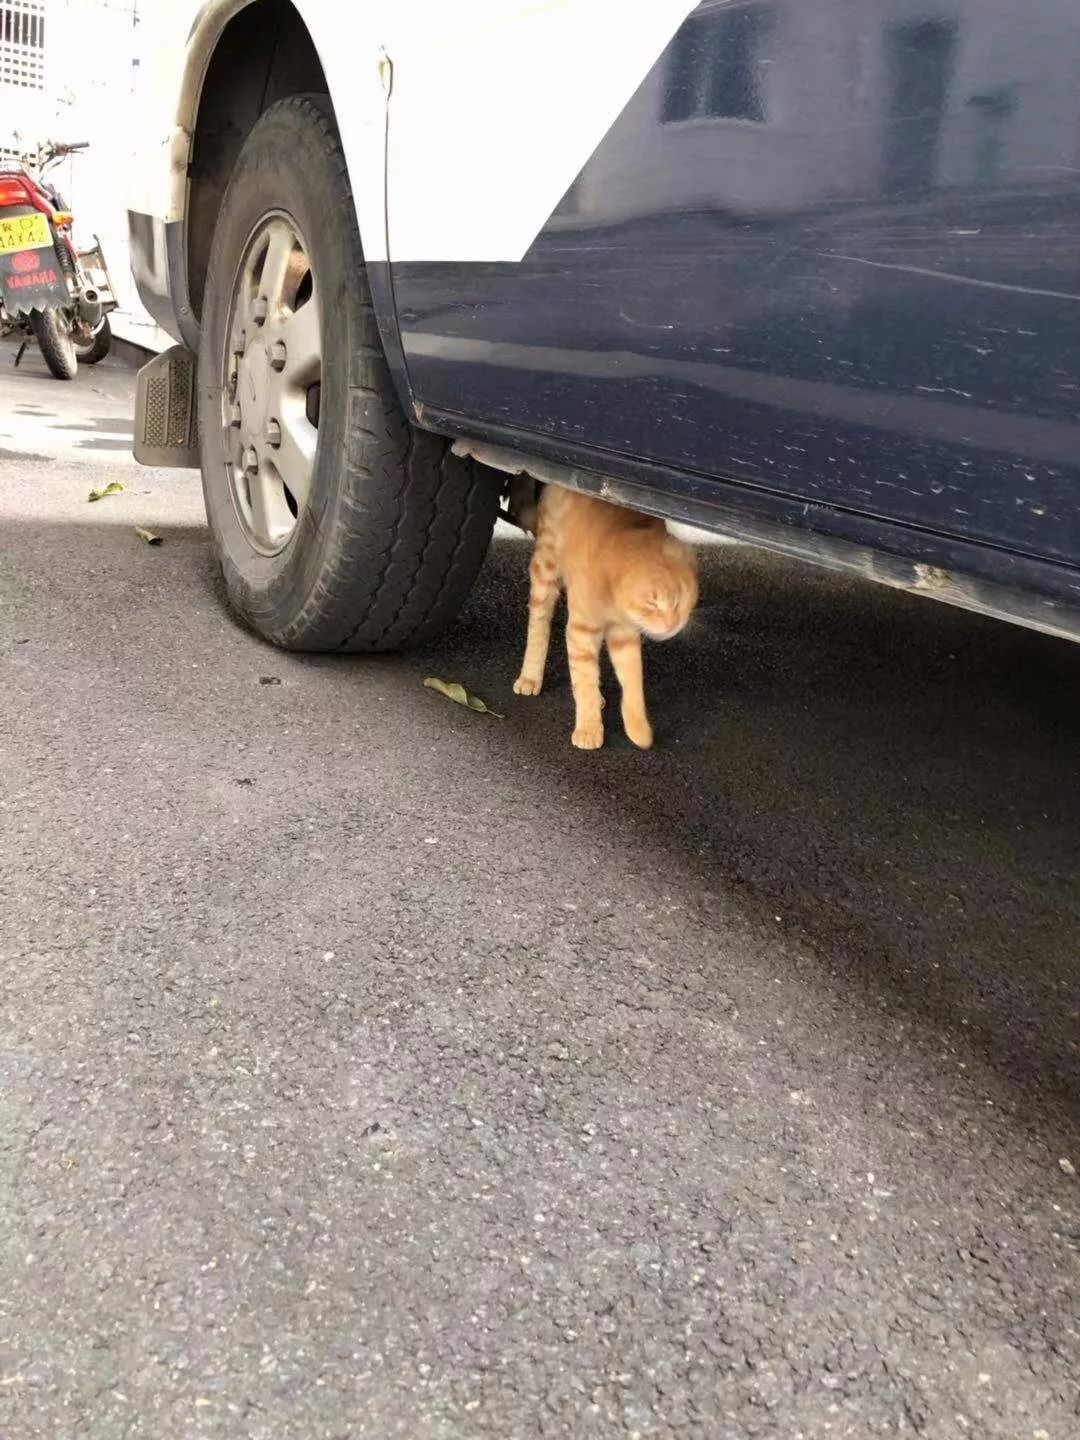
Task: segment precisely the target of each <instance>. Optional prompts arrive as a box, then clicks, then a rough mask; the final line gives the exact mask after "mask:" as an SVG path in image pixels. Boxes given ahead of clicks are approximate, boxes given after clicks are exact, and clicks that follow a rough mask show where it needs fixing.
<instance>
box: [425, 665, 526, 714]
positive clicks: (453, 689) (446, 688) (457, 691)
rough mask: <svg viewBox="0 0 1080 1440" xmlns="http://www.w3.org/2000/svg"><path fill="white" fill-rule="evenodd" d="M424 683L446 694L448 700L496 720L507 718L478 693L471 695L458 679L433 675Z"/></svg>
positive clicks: (431, 688) (429, 687)
mask: <svg viewBox="0 0 1080 1440" xmlns="http://www.w3.org/2000/svg"><path fill="white" fill-rule="evenodd" d="M424 685H425V687H426V688H427V689H428V690H436V691H438V693H439V694H440V695H445V696H446V698H447V700H452V701H453V702H454V704H455V705H464V706H465V708H466V709H467V710H475V711H477V712H478V713H479V714H480V715H492V716H494V718H495V719H496V720H504V719H505V718H506V717H505V716H504V715H500V714H499V713H498V711H497V710H489V709H488V707H487V706H486V705H485V704H484V702H483V700H481V699H479V698H478V697H477V696H476V695H470V694H469V692H468V690H466V689H465V686H464V685H459V684H458V682H457V681H456V680H437V679H436V678H435V677H434V676H432V677H429V678H428V679H427V680H425V681H424Z"/></svg>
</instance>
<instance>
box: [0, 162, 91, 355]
mask: <svg viewBox="0 0 1080 1440" xmlns="http://www.w3.org/2000/svg"><path fill="white" fill-rule="evenodd" d="M86 148H87V146H86V145H85V144H78V145H54V144H51V143H50V144H48V145H44V146H42V147H40V148H39V150H38V152H37V155H36V157H35V159H34V162H33V164H32V165H31V164H25V163H23V162H22V161H17V160H16V161H12V160H8V161H4V162H0V334H6V333H8V332H9V331H12V330H21V331H23V332H27V333H32V334H33V336H34V337H35V339H36V340H37V342H38V345H39V347H40V349H41V354H42V356H43V357H44V360H45V363H46V365H48V367H49V369H50V370H51V371H52V373H53V374H54V375H55V376H56V378H57V379H58V380H74V378H75V375H76V373H77V371H78V363H79V360H80V359H81V360H82V361H83V363H84V364H95V363H96V362H97V361H98V360H102V359H104V357H105V356H106V355H107V354H108V352H109V346H110V344H111V338H112V337H111V332H110V329H109V320H108V312H109V311H110V310H115V308H116V299H115V296H114V295H113V290H112V285H111V283H110V280H109V272H108V267H107V266H106V264H105V257H104V255H103V254H102V253H101V246H100V244H95V247H94V249H92V250H83V251H79V250H76V248H75V243H74V241H73V240H72V236H71V225H72V216H71V212H70V211H69V210H68V209H67V207H66V205H65V204H64V201H63V199H62V198H61V196H60V195H59V193H58V192H57V191H56V189H55V188H54V187H53V186H51V185H49V184H48V182H47V181H46V179H45V174H46V172H47V171H48V170H49V168H50V167H51V166H53V165H55V164H56V163H57V162H58V161H60V160H62V159H64V158H65V157H66V156H68V155H72V154H74V153H75V151H77V150H85V149H86ZM95 240H96V237H95ZM20 354H21V352H20Z"/></svg>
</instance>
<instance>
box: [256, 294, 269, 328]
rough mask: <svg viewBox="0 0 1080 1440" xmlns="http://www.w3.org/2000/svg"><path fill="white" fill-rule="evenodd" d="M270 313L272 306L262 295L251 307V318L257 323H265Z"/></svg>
mask: <svg viewBox="0 0 1080 1440" xmlns="http://www.w3.org/2000/svg"><path fill="white" fill-rule="evenodd" d="M269 313H270V306H269V305H268V304H267V302H266V300H265V299H264V298H263V297H262V296H261V295H260V296H259V298H258V299H257V300H256V301H255V303H254V305H252V307H251V318H252V319H253V320H254V321H255V324H256V325H265V324H266V317H267V315H268V314H269Z"/></svg>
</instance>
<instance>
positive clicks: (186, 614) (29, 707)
mask: <svg viewBox="0 0 1080 1440" xmlns="http://www.w3.org/2000/svg"><path fill="white" fill-rule="evenodd" d="M10 358H11V356H10V351H6V352H0V797H2V798H0V1436H2V1437H3V1440H39V1437H40V1440H83V1437H93V1440H127V1437H140V1440H142V1437H146V1440H173V1437H183V1440H217V1437H228V1440H233V1437H237V1440H240V1437H243V1440H248V1437H250V1440H331V1437H349V1440H359V1437H371V1440H389V1437H407V1440H489V1437H490V1440H517V1437H522V1440H531V1437H563V1436H565V1437H573V1440H579V1437H580V1440H594V1437H626V1436H635V1435H636V1436H641V1437H645V1436H648V1437H666V1436H678V1437H688V1440H689V1437H693V1440H728V1437H731V1440H735V1437H739V1440H741V1437H744V1436H746V1437H749V1436H755V1437H776V1440H819V1437H830V1440H831V1437H853V1440H864V1437H872V1436H923V1437H933V1440H1075V1437H1076V1435H1077V1434H1078V1433H1080V1334H1078V1332H1080V1318H1078V1317H1080V1256H1078V1251H1080V1216H1078V1210H1080V1204H1078V1202H1080V1188H1078V1187H1080V1179H1077V1178H1076V1176H1075V1173H1074V1167H1075V1169H1076V1170H1080V1113H1078V1100H1080V1082H1078V1071H1080V1049H1078V1042H1080V1025H1078V1018H1080V946H1078V940H1080V880H1078V875H1077V851H1078V846H1077V829H1078V820H1080V786H1078V780H1080V650H1077V649H1074V648H1072V647H1070V646H1068V645H1066V644H1064V643H1061V642H1058V641H1054V640H1050V639H1047V638H1044V637H1041V636H1037V635H1032V634H1027V633H1024V632H1021V631H1019V630H1013V629H1010V628H1008V627H1005V626H1002V625H998V624H995V623H993V622H990V621H987V620H983V619H979V618H976V617H974V616H969V615H966V614H963V613H961V612H959V611H953V610H949V609H946V608H944V607H942V606H937V605H934V604H931V603H929V602H927V601H920V600H915V599H909V598H907V597H904V596H901V595H897V594H894V593H891V592H888V591H885V590H883V589H878V588H875V587H872V586H870V585H863V584H857V583H852V582H848V581H845V580H840V579H837V578H835V577H832V576H830V575H827V574H824V573H819V572H815V571H810V570H806V569H801V568H797V567H795V566H793V565H788V564H781V563H777V562H775V561H773V560H769V559H765V558H762V557H759V556H755V555H753V554H752V553H751V552H747V551H743V550H740V549H734V548H726V547H714V548H710V550H709V551H708V553H707V555H706V558H705V563H704V587H703V603H702V607H701V611H700V616H699V618H698V620H697V621H696V623H695V625H694V627H693V629H692V630H691V631H690V632H688V633H687V634H686V635H685V636H683V637H681V638H680V639H679V640H677V641H674V642H672V643H671V644H669V645H667V646H664V647H655V648H654V649H653V650H652V651H650V654H649V686H650V692H651V698H652V707H653V710H654V718H655V721H656V724H657V732H658V748H657V749H656V750H655V751H654V752H653V753H651V754H649V755H641V754H639V753H637V752H636V751H633V750H632V749H631V748H630V747H629V746H628V745H627V744H626V742H625V741H623V740H622V739H621V738H618V739H615V740H614V741H612V742H611V743H610V744H609V746H608V748H606V749H605V750H604V751H603V752H601V753H599V754H596V755H586V754H580V753H578V752H576V751H574V750H573V749H572V748H571V746H570V744H569V730H570V704H569V694H568V689H567V683H566V675H565V668H564V666H563V665H562V664H560V665H559V667H558V669H557V671H556V674H555V676H554V679H553V683H552V684H551V685H550V686H549V688H548V690H547V691H546V692H545V694H544V695H543V696H542V697H541V698H540V699H539V700H537V701H523V700H516V699H515V698H514V697H513V695H512V694H511V690H510V687H511V682H512V680H513V678H514V676H515V674H516V666H517V659H518V649H519V646H520V644H521V641H522V636H523V616H524V601H525V584H526V581H525V567H526V558H527V551H526V548H525V545H524V542H523V541H521V540H518V539H517V538H511V537H501V538H500V539H499V540H498V541H497V543H496V544H495V546H494V548H493V551H492V554H491V557H490V560H489V563H488V566H487V568H486V571H485V573H484V575H483V577H482V579H481V582H480V584H479V587H478V590H477V592H476V595H475V598H474V600H473V602H472V604H471V606H470V607H469V609H468V611H467V613H466V614H465V615H464V616H463V618H462V620H461V622H460V623H459V624H458V625H457V626H456V628H455V629H454V630H453V632H452V633H451V634H449V635H448V636H447V637H446V638H445V640H444V641H443V642H442V643H440V644H439V645H436V646H434V647H432V648H431V649H429V650H428V651H427V652H426V653H424V654H418V655H410V656H407V657H402V658H388V659H379V660H364V659H333V658H304V657H295V656H288V655H285V654H281V653H277V652H275V651H273V650H271V649H269V648H267V647H265V646H264V645H262V644H261V643H259V642H258V641H257V640H255V639H254V638H252V637H251V636H250V635H248V634H246V633H245V632H244V631H243V630H242V629H240V628H239V626H238V625H237V624H235V623H234V622H233V620H232V619H231V618H230V616H229V615H228V614H227V613H226V611H225V610H224V608H223V607H222V604H221V601H220V595H219V593H218V589H217V586H216V582H215V578H214V574H213V571H212V567H211V565H210V561H209V558H208V553H207V546H206V536H205V530H204V523H203V516H202V504H201V498H200V494H199V489H198V482H197V478H196V477H195V476H194V475H189V474H185V473H179V472H153V471H140V470H138V469H137V468H136V467H134V465H133V464H132V462H131V461H130V460H129V458H128V456H127V453H126V452H127V440H126V439H125V431H127V430H128V429H129V426H128V424H127V417H128V416H129V414H130V392H131V380H130V377H129V376H127V375H126V374H125V373H124V372H122V371H120V370H110V369H108V368H105V369H101V370H98V371H96V372H88V373H84V374H83V375H82V376H81V378H80V379H79V381H78V383H77V384H76V385H74V386H66V387H65V386H63V385H60V384H58V383H56V382H53V381H50V380H48V379H47V378H44V376H43V375H42V374H41V372H40V370H39V369H38V368H37V362H36V361H35V360H34V359H33V357H28V358H27V361H26V362H24V368H23V369H21V370H20V371H18V372H15V371H13V370H12V369H11V366H10ZM111 479H119V480H120V481H121V482H122V483H123V485H124V486H125V489H124V492H123V493H122V494H121V495H117V496H114V497H112V498H110V499H107V500H104V501H102V502H101V503H100V504H97V505H89V504H88V503H87V498H86V497H87V493H88V491H89V489H90V488H91V486H92V485H101V484H103V483H105V482H107V481H108V480H111ZM136 525H144V526H150V527H152V528H153V529H154V530H155V531H157V532H158V533H159V534H160V535H161V536H162V537H163V539H164V543H163V545H162V546H161V547H160V548H151V547H149V546H147V545H146V544H144V543H143V542H142V541H141V540H140V539H139V538H138V536H137V535H136V534H135V533H134V527H135V526H136ZM433 674H434V675H440V676H443V677H445V678H447V679H456V680H461V681H463V682H465V683H466V684H467V685H468V686H469V687H470V688H471V689H472V690H474V691H476V692H478V693H479V694H480V695H482V696H483V697H484V698H485V699H487V700H488V701H489V703H490V704H491V705H492V706H493V707H494V708H495V709H497V710H501V711H504V712H505V717H506V718H505V719H502V720H498V719H492V718H489V717H485V716H481V715H474V714H472V713H468V712H465V711H463V710H460V709H458V708H456V707H454V706H452V705H451V704H449V703H447V702H446V701H444V700H443V699H441V698H440V697H438V696H436V695H434V694H432V693H431V692H430V691H427V690H425V689H424V688H423V687H422V684H421V681H422V680H423V678H424V677H425V676H427V675H433Z"/></svg>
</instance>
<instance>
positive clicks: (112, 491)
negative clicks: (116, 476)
mask: <svg viewBox="0 0 1080 1440" xmlns="http://www.w3.org/2000/svg"><path fill="white" fill-rule="evenodd" d="M123 491H124V487H123V485H121V484H120V481H119V480H110V481H109V483H108V485H106V486H105V489H104V490H91V491H90V494H89V495H88V496H87V497H86V503H87V504H88V505H93V503H94V501H95V500H104V499H105V497H106V495H122V494H123Z"/></svg>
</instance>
